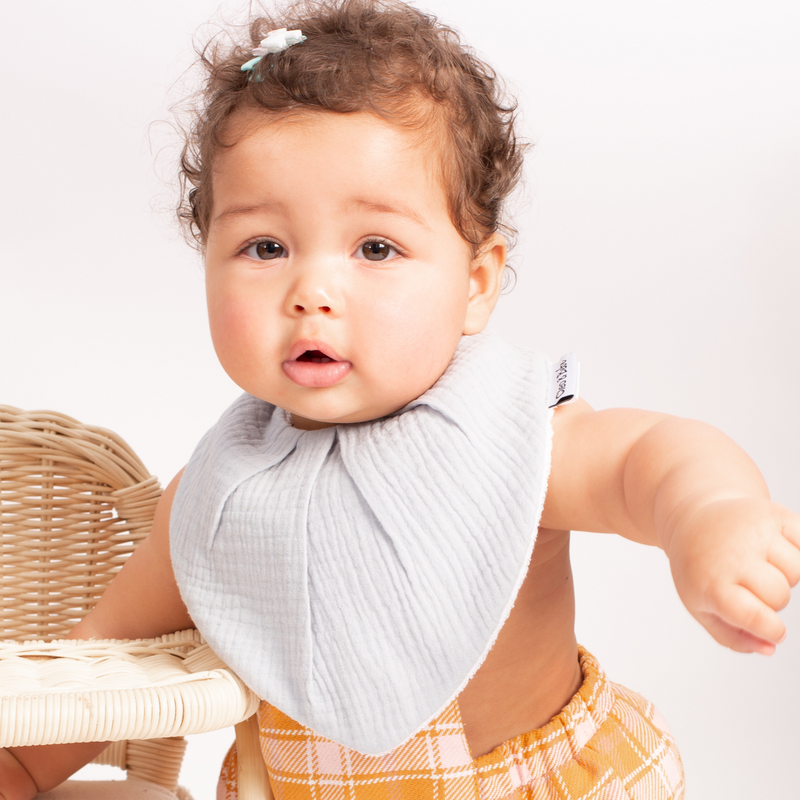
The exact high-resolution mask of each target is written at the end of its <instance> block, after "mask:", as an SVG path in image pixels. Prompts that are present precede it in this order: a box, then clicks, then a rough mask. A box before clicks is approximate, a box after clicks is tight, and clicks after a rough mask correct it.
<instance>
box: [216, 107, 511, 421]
mask: <svg viewBox="0 0 800 800" xmlns="http://www.w3.org/2000/svg"><path fill="white" fill-rule="evenodd" d="M240 123H241V127H240V128H239V130H238V133H239V135H238V140H237V142H236V144H234V145H233V146H232V147H231V148H228V149H224V150H221V151H220V153H219V154H218V156H217V158H216V161H215V168H214V175H213V195H214V205H213V209H212V214H211V223H210V227H209V232H208V239H207V246H206V288H207V296H208V310H209V319H210V326H211V335H212V338H213V341H214V347H215V349H216V352H217V356H218V357H219V359H220V361H221V363H222V366H223V367H224V368H225V370H226V372H227V373H228V374H229V375H230V376H231V378H232V379H233V380H234V381H235V382H236V383H237V384H238V385H239V386H241V387H242V388H243V389H244V390H245V391H247V392H249V393H250V394H252V395H255V396H256V397H259V398H261V399H262V400H266V401H268V402H270V403H274V404H275V405H277V406H279V407H281V408H284V409H286V410H288V411H289V412H290V413H291V414H292V419H293V421H294V424H295V425H297V426H298V427H304V428H313V427H321V426H323V425H330V424H336V423H340V422H360V421H363V420H369V419H376V418H379V417H382V416H385V415H387V414H390V413H392V412H394V411H396V410H398V409H399V408H402V407H403V406H404V405H406V404H407V403H408V402H410V401H411V400H413V399H414V398H416V397H418V396H419V395H420V394H422V393H423V392H425V391H426V390H427V389H428V388H430V387H431V386H432V385H433V384H434V383H435V382H436V380H437V379H438V378H439V376H440V375H441V374H442V372H444V370H445V368H446V367H447V364H448V363H449V361H450V358H451V356H452V355H453V352H454V351H455V348H456V345H457V343H458V340H459V338H460V336H461V334H462V333H465V332H466V333H475V332H476V331H477V330H479V329H480V328H482V327H483V325H484V324H485V322H486V319H485V318H486V317H488V312H486V311H485V309H484V308H483V306H484V305H485V303H484V304H483V305H481V303H480V302H476V300H475V298H476V297H479V296H480V295H481V291H482V284H481V280H482V279H481V278H480V276H479V273H480V270H476V269H475V263H476V262H474V260H473V254H472V248H471V247H470V245H469V244H468V243H467V242H465V241H464V239H462V238H461V236H460V235H459V233H458V231H457V230H456V229H455V227H454V226H453V223H452V222H451V220H450V217H449V215H448V211H447V202H446V198H445V194H444V191H443V189H442V187H441V186H440V184H439V181H438V179H437V178H436V177H435V176H436V175H437V174H438V169H437V166H438V165H437V162H436V159H435V157H433V156H432V154H431V152H430V150H429V149H428V148H426V147H425V146H420V145H419V144H417V142H416V140H415V138H414V137H413V136H412V135H410V134H409V133H408V132H406V131H403V130H400V129H398V128H396V127H394V126H391V125H389V124H388V123H386V122H384V121H382V120H380V119H379V118H378V117H376V116H374V115H372V114H368V113H358V114H349V115H339V114H333V113H328V112H316V113H306V114H303V115H301V116H297V117H294V118H289V119H283V120H278V121H271V122H267V123H266V124H263V123H261V122H260V120H259V117H257V116H254V115H253V116H250V117H242V118H241V119H240ZM503 255H504V253H503ZM495 260H497V259H495ZM500 270H502V265H500ZM479 306H480V308H478V307H479ZM476 309H477V310H476Z"/></svg>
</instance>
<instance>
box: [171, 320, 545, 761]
mask: <svg viewBox="0 0 800 800" xmlns="http://www.w3.org/2000/svg"><path fill="white" fill-rule="evenodd" d="M549 380H550V366H549V362H548V360H547V359H546V358H545V357H544V356H542V355H540V354H535V353H530V352H526V351H524V350H521V349H518V348H516V347H513V346H511V345H508V344H506V343H504V342H503V341H502V340H501V339H499V338H498V337H496V336H494V335H491V334H488V333H482V334H477V335H474V336H465V337H462V340H461V342H460V343H459V346H458V348H457V350H456V353H455V355H454V356H453V359H452V361H451V363H450V365H449V366H448V368H447V370H446V371H445V373H444V374H443V375H442V377H441V378H440V379H439V380H438V381H437V382H436V383H435V384H434V386H433V387H431V389H429V390H428V391H427V392H426V393H424V394H423V395H421V396H420V397H419V398H417V399H416V400H414V401H413V402H411V403H409V404H408V405H407V406H406V407H405V408H403V409H401V410H400V411H399V412H397V413H396V414H393V415H391V416H389V417H386V418H382V419H379V420H375V421H371V422H365V423H357V424H347V425H338V426H335V427H330V428H325V429H321V430H314V431H305V430H299V429H296V428H294V427H292V426H291V423H290V421H289V419H288V418H287V415H286V414H285V413H284V412H283V411H282V410H280V409H277V408H276V407H275V406H273V405H271V404H269V403H266V402H264V401H262V400H259V399H257V398H254V397H251V396H249V395H244V396H243V397H241V398H240V399H239V400H237V401H236V402H235V403H234V404H233V405H232V406H231V407H230V408H229V409H228V410H227V411H226V412H225V413H224V414H223V416H222V418H221V419H220V420H219V422H218V423H217V424H216V425H215V426H214V427H213V428H212V429H211V430H210V431H209V432H208V433H207V434H206V435H205V436H204V438H203V439H202V440H201V442H200V444H199V445H198V447H197V449H196V451H195V453H194V454H193V456H192V458H191V460H190V461H189V464H188V465H187V467H186V470H185V472H184V475H183V477H182V479H181V482H180V486H179V488H178V491H177V493H176V496H175V500H174V503H173V510H172V517H171V523H170V542H171V556H172V561H173V568H174V571H175V576H176V579H177V581H178V585H179V587H180V591H181V594H182V596H183V598H184V600H185V602H186V605H187V607H188V610H189V613H190V614H191V616H192V619H193V620H194V622H195V624H196V625H197V627H198V628H199V630H200V631H201V633H202V634H203V635H204V636H205V637H206V639H207V641H208V642H209V644H210V645H211V647H212V648H213V649H214V650H215V651H216V652H217V653H218V654H219V655H220V656H221V657H222V658H223V659H224V660H225V661H226V663H228V665H229V666H231V667H232V668H233V669H234V670H235V671H236V672H237V673H238V674H239V675H240V676H241V678H242V679H243V680H244V681H245V682H246V683H247V684H248V686H250V688H251V689H253V690H254V691H255V692H256V693H257V694H258V695H260V696H261V697H262V698H264V699H265V700H267V701H269V703H271V704H272V705H273V706H275V707H277V708H278V709H280V710H281V711H282V712H284V713H286V714H287V715H289V716H290V717H291V718H292V719H295V720H297V721H298V722H299V723H301V724H303V725H305V726H308V727H309V728H311V729H313V730H314V731H316V732H317V733H318V734H320V735H322V736H325V737H327V738H330V739H331V740H333V741H335V742H338V743H340V744H342V745H344V746H347V747H349V748H352V749H354V750H356V751H358V752H361V753H365V754H369V755H380V754H383V753H387V752H389V751H391V750H393V749H395V748H396V747H398V746H399V745H400V744H402V743H403V742H404V741H406V740H408V739H409V738H410V737H411V736H413V735H414V733H415V732H417V731H419V730H420V729H421V728H422V727H423V726H424V725H426V724H427V723H428V722H429V721H430V720H431V719H433V718H434V717H435V716H436V715H437V714H438V713H440V712H441V711H442V710H443V709H445V708H446V707H447V705H448V704H449V703H450V702H451V701H452V700H453V699H454V698H455V697H456V695H457V694H458V693H459V692H460V690H461V689H462V688H463V686H464V685H465V684H466V682H467V681H468V680H469V678H470V677H471V676H472V675H473V674H474V672H475V671H476V670H477V668H478V667H479V666H480V664H481V663H482V662H483V660H484V658H485V656H486V654H487V653H488V651H489V649H490V648H491V646H492V644H493V642H494V640H495V638H496V636H497V634H498V632H499V630H500V628H501V627H502V625H503V622H504V621H505V619H506V617H507V616H508V613H509V611H510V610H511V607H512V606H513V603H514V599H515V597H516V594H517V592H518V590H519V587H520V585H521V582H522V580H523V578H524V576H525V573H526V571H527V567H528V562H529V560H530V556H531V551H532V549H533V545H534V542H535V539H536V532H537V527H538V522H539V517H540V515H541V511H542V507H543V504H544V496H545V492H546V485H547V476H548V472H549V467H550V446H551V436H552V431H551V425H550V420H551V415H552V412H551V410H550V409H548V407H547V389H548V385H549Z"/></svg>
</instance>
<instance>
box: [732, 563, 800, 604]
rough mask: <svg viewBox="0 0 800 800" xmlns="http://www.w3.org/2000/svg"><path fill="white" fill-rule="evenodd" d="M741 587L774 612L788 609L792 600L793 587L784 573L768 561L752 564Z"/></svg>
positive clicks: (743, 578)
mask: <svg viewBox="0 0 800 800" xmlns="http://www.w3.org/2000/svg"><path fill="white" fill-rule="evenodd" d="M741 585H742V586H744V588H745V589H749V590H750V591H751V592H752V593H753V594H754V595H755V596H756V597H757V598H758V599H759V600H762V601H763V602H765V603H766V604H767V605H768V606H769V607H770V608H771V609H773V610H774V611H780V610H781V609H782V608H786V606H787V605H788V603H789V600H791V599H792V587H791V586H790V585H789V581H788V580H787V578H786V575H785V574H784V572H783V571H782V570H781V569H779V568H778V567H776V566H773V565H772V564H770V563H768V562H766V561H762V562H758V563H755V564H751V565H750V566H749V567H748V569H747V574H746V575H744V576H743V577H742V580H741Z"/></svg>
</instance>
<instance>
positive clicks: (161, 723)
mask: <svg viewBox="0 0 800 800" xmlns="http://www.w3.org/2000/svg"><path fill="white" fill-rule="evenodd" d="M257 707H258V698H257V697H256V696H255V695H254V694H252V692H250V691H249V690H247V689H246V688H245V686H244V684H242V682H241V681H240V680H239V679H238V678H237V677H236V676H235V675H234V674H233V673H232V672H231V671H230V670H229V669H228V668H227V667H226V666H225V664H224V663H223V662H222V661H220V659H219V658H218V657H217V656H216V655H215V654H214V653H213V652H212V651H211V650H210V648H209V647H208V645H207V644H205V642H204V641H203V640H202V638H201V637H200V634H199V633H197V631H195V630H189V631H181V632H179V633H174V634H169V635H168V636H161V637H158V638H157V639H152V640H137V641H119V640H116V641H115V640H107V641H80V640H67V641H59V642H43V641H33V642H26V643H11V642H7V643H4V644H0V747H11V746H18V745H24V744H30V743H31V742H36V743H37V744H61V743H64V742H81V741H117V740H119V739H145V738H146V739H151V738H159V737H168V736H182V735H183V734H186V733H203V732H204V731H209V730H217V729H219V728H225V727H229V726H232V725H235V724H236V723H238V722H240V721H241V720H243V719H245V718H246V717H248V716H250V715H251V714H253V713H255V710H256V708H257Z"/></svg>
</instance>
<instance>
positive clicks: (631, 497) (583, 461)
mask: <svg viewBox="0 0 800 800" xmlns="http://www.w3.org/2000/svg"><path fill="white" fill-rule="evenodd" d="M553 429H554V438H553V463H552V470H551V475H550V480H549V485H548V493H547V500H546V503H545V510H544V514H543V516H542V524H543V525H545V526H547V527H552V528H563V529H578V530H585V531H599V532H612V531H613V532H616V533H619V534H621V535H623V536H625V537H627V538H629V539H633V540H634V541H638V542H642V543H645V544H653V545H658V546H660V547H662V548H663V549H664V551H665V552H666V553H667V555H668V556H669V559H670V566H671V569H672V574H673V577H674V579H675V585H676V588H677V590H678V593H679V595H680V597H681V599H682V600H683V602H684V603H685V605H686V607H687V608H688V609H689V611H690V612H691V613H692V614H693V615H694V617H695V618H696V619H697V620H698V621H700V622H701V623H702V624H703V625H704V626H705V627H706V629H707V630H708V631H709V633H711V635H712V636H714V638H715V639H717V641H719V642H721V643H722V644H725V645H727V646H728V647H731V648H733V649H735V650H741V651H745V652H753V651H757V652H762V653H771V652H773V651H774V649H775V643H777V642H779V641H781V639H782V638H783V636H784V634H785V628H784V625H783V623H782V622H781V620H780V618H779V617H778V615H777V611H779V610H780V609H781V608H783V607H784V606H785V605H786V604H787V603H788V602H789V596H790V590H791V587H792V586H795V585H796V584H797V583H798V581H800V517H798V516H797V515H796V514H794V513H792V512H791V511H789V510H788V509H785V508H783V507H782V506H779V505H777V504H776V503H772V502H771V501H770V499H769V493H768V490H767V487H766V484H765V482H764V479H763V478H762V476H761V474H760V473H759V471H758V469H757V468H756V466H755V464H753V462H752V461H751V460H750V458H749V457H748V456H747V455H746V454H745V453H744V451H742V450H741V449H740V448H739V447H738V446H737V445H736V444H735V443H734V442H732V441H731V440H730V439H729V438H728V437H727V436H725V435H724V434H722V433H721V432H720V431H718V430H716V429H714V428H712V427H711V426H709V425H705V424H703V423H701V422H696V421H694V420H684V419H678V418H675V417H670V416H667V415H664V414H654V413H651V412H646V411H635V410H630V409H617V410H611V411H601V412H595V411H593V410H592V409H591V408H590V407H589V406H588V405H587V404H586V403H584V402H578V403H575V404H574V405H572V406H566V407H564V408H562V409H559V410H557V411H556V413H555V415H554V419H553Z"/></svg>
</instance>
